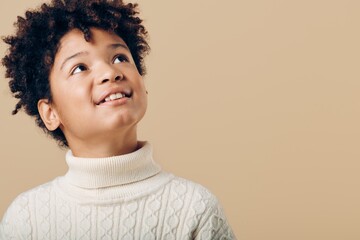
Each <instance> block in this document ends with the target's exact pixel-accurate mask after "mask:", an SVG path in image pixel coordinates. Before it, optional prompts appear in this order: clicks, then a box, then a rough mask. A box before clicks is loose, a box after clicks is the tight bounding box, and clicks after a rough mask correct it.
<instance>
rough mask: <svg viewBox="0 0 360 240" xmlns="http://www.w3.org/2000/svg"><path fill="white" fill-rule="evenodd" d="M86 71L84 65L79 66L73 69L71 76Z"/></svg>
mask: <svg viewBox="0 0 360 240" xmlns="http://www.w3.org/2000/svg"><path fill="white" fill-rule="evenodd" d="M86 70H87V68H86V67H85V66H84V65H79V66H77V67H75V68H74V70H73V71H72V72H71V75H74V74H77V73H79V72H82V71H86Z"/></svg>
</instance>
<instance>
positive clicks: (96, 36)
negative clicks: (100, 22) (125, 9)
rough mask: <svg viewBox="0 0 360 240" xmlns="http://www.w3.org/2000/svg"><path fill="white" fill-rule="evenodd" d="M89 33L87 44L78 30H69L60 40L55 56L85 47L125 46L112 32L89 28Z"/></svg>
mask: <svg viewBox="0 0 360 240" xmlns="http://www.w3.org/2000/svg"><path fill="white" fill-rule="evenodd" d="M90 32H91V38H90V41H89V42H87V41H86V40H85V38H84V33H83V32H82V31H80V30H79V29H72V30H70V31H69V32H67V33H66V34H65V35H64V36H63V37H62V38H61V39H60V44H59V49H58V51H57V54H59V53H69V52H75V51H79V50H81V49H82V48H87V47H98V48H101V47H105V46H107V45H109V44H113V43H122V44H123V45H125V46H126V43H125V41H124V40H123V39H122V38H121V37H120V36H118V35H117V34H115V33H114V32H108V31H106V30H103V29H99V28H90Z"/></svg>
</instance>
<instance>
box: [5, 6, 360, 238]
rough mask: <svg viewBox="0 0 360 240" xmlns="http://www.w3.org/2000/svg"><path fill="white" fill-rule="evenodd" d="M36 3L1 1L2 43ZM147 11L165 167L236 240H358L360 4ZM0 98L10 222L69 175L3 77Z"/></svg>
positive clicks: (156, 135)
mask: <svg viewBox="0 0 360 240" xmlns="http://www.w3.org/2000/svg"><path fill="white" fill-rule="evenodd" d="M40 2H41V1H39V0H26V1H23V0H22V1H20V0H16V1H14V0H12V1H9V0H8V1H2V2H1V3H0V4H1V5H0V7H1V8H0V9H1V10H0V11H1V14H0V18H1V21H0V23H1V35H2V36H3V35H6V34H9V33H11V32H12V31H13V28H12V23H13V22H14V20H15V16H16V15H18V14H23V12H24V9H26V8H28V7H34V6H36V5H38V4H39V3H40ZM139 3H140V4H141V5H140V6H141V10H142V17H144V18H145V25H146V26H147V28H148V30H149V32H150V36H151V39H150V44H151V46H152V53H151V55H150V56H149V57H148V58H147V63H148V64H147V65H148V73H149V74H148V75H147V77H146V79H145V81H146V84H147V86H148V89H149V101H150V103H149V104H150V105H149V108H148V112H147V115H146V117H145V119H144V120H143V121H142V123H141V125H140V138H141V139H143V140H149V141H151V142H152V144H153V146H154V148H155V156H156V159H157V161H158V162H159V163H160V164H161V165H162V166H163V168H164V169H165V170H167V171H171V172H174V173H175V174H177V175H179V176H183V177H185V178H188V179H192V180H194V181H196V182H199V183H201V184H203V185H205V186H206V187H207V188H209V189H210V190H211V191H212V192H213V193H215V194H216V195H217V196H218V198H219V199H220V201H221V203H222V205H223V206H224V208H225V211H226V214H227V216H228V219H229V221H230V224H231V225H232V227H233V229H234V231H235V233H236V234H237V237H238V238H239V239H246V240H261V239H267V240H275V239H276V240H282V239H283V240H285V239H286V240H288V239H292V240H297V239H299V240H300V239H301V240H303V239H307V240H312V239H314V240H318V239H327V240H333V239H334V240H335V239H336V240H338V239H346V240H350V239H354V240H355V239H360V231H359V226H360V192H359V189H360V174H359V170H360V162H359V159H360V151H359V144H360V127H359V122H360V97H359V92H360V81H359V79H360V78H359V77H360V73H359V69H360V68H359V63H360V14H359V12H360V1H358V0H353V1H352V0H337V1H334V0H303V1H295V0H293V1H291V0H274V1H269V0H251V1H250V0H246V1H241V0H227V1H213V0H197V1H191V0H182V1H174V0H169V1H164V0H162V1H160V0H151V1H149V0H141V1H139ZM4 49H5V46H4V44H1V54H2V55H3V52H4ZM1 71H2V72H1V74H2V75H3V69H1ZM0 102H1V109H0V111H1V112H0V117H1V119H0V122H1V124H0V133H1V136H0V140H1V151H0V159H1V169H0V215H2V214H3V213H4V211H5V209H6V208H7V206H8V205H9V204H10V202H11V201H12V199H13V198H14V197H15V196H16V195H17V194H19V193H20V192H23V191H24V190H26V189H29V188H32V187H34V186H36V185H38V184H40V183H44V182H46V181H49V180H51V179H53V178H54V177H56V176H58V175H61V174H64V173H65V171H66V166H65V162H64V152H62V151H61V150H59V149H58V148H57V146H56V144H55V143H54V142H53V141H52V140H50V139H49V138H47V137H45V135H43V134H42V132H41V130H38V129H37V128H36V127H35V124H34V123H33V120H32V119H30V118H28V117H27V116H26V115H25V114H24V113H21V114H19V115H17V116H11V114H10V112H11V110H12V109H13V106H14V105H15V101H14V100H12V99H11V97H10V94H9V91H8V89H7V81H5V80H4V79H2V81H0Z"/></svg>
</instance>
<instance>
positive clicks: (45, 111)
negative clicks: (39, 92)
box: [37, 99, 60, 131]
mask: <svg viewBox="0 0 360 240" xmlns="http://www.w3.org/2000/svg"><path fill="white" fill-rule="evenodd" d="M37 107H38V111H39V114H40V117H41V119H42V120H43V122H44V123H45V126H46V128H47V129H48V130H49V131H54V130H55V129H57V128H58V127H59V126H60V119H59V115H58V113H57V112H56V109H55V108H54V106H53V105H52V104H50V103H49V100H48V99H40V100H39V101H38V104H37Z"/></svg>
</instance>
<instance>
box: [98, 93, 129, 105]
mask: <svg viewBox="0 0 360 240" xmlns="http://www.w3.org/2000/svg"><path fill="white" fill-rule="evenodd" d="M131 97H132V93H113V94H110V95H109V96H107V97H106V98H105V99H103V100H102V101H101V102H99V103H98V104H97V105H101V104H103V103H106V102H111V101H115V100H118V99H122V98H131Z"/></svg>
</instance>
